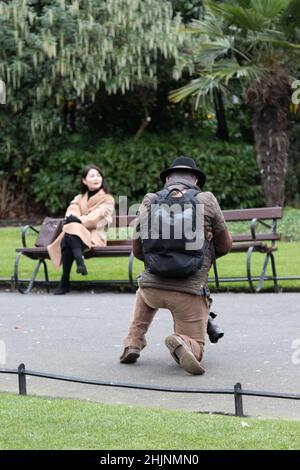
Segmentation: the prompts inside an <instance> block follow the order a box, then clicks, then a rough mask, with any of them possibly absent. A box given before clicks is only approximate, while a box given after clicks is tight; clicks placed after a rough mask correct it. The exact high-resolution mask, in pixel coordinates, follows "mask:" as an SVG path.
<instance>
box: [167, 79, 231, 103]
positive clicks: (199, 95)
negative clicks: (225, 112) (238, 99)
mask: <svg viewBox="0 0 300 470" xmlns="http://www.w3.org/2000/svg"><path fill="white" fill-rule="evenodd" d="M214 90H219V91H221V92H223V93H227V92H228V91H227V90H226V87H225V86H224V84H222V83H221V82H220V81H218V80H217V79H215V78H214V77H213V76H212V75H205V76H201V77H199V78H196V79H195V80H191V82H189V83H187V85H185V86H183V87H181V88H177V89H176V90H173V91H172V92H171V93H170V94H169V100H170V101H172V102H173V103H179V102H180V101H183V100H185V99H186V98H189V97H194V98H196V103H195V107H196V109H197V108H198V106H199V104H200V101H201V100H206V103H209V102H212V100H213V92H214Z"/></svg>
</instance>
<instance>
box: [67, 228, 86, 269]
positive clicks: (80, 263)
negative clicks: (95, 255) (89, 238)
mask: <svg viewBox="0 0 300 470" xmlns="http://www.w3.org/2000/svg"><path fill="white" fill-rule="evenodd" d="M69 237H70V245H71V247H72V253H73V256H74V258H75V261H76V265H77V270H76V272H77V273H78V274H82V275H83V276H86V275H87V274H88V272H87V269H86V265H85V264H84V257H83V250H84V248H85V244H84V243H83V242H82V241H81V239H80V238H79V237H77V236H76V235H71V236H70V235H69Z"/></svg>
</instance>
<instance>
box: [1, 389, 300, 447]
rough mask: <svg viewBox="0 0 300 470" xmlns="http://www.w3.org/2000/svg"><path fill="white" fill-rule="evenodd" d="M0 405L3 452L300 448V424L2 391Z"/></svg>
mask: <svg viewBox="0 0 300 470" xmlns="http://www.w3.org/2000/svg"><path fill="white" fill-rule="evenodd" d="M0 401H1V407H0V422H1V426H0V448H1V449H2V450H11V449H51V450H53V449H99V450H100V449H105V450H110V449H120V450H121V449H128V450H129V449H130V450H131V449H148V450H150V449H152V450H156V449H165V450H166V449H171V450H174V449H179V450H195V449H199V450H202V449H299V448H300V422H293V421H281V420H280V421H279V420H262V419H253V418H251V419H250V418H236V417H230V416H219V415H209V414H208V415H204V414H199V413H191V412H180V411H170V410H162V409H159V410H157V409H148V408H147V409H146V408H142V407H133V406H120V405H103V404H99V403H91V402H83V401H76V400H64V399H50V398H37V397H29V396H28V397H20V396H18V395H12V394H8V393H1V395H0ZM245 423H247V424H246V425H245Z"/></svg>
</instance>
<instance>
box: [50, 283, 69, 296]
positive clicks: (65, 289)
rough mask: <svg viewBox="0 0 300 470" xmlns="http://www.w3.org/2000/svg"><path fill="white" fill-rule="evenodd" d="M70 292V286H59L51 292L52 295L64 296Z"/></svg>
mask: <svg viewBox="0 0 300 470" xmlns="http://www.w3.org/2000/svg"><path fill="white" fill-rule="evenodd" d="M69 291H70V286H66V285H61V284H59V286H58V288H57V289H56V290H55V291H54V292H53V294H54V295H64V294H67V293H68V292H69Z"/></svg>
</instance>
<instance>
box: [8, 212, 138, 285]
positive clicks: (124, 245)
mask: <svg viewBox="0 0 300 470" xmlns="http://www.w3.org/2000/svg"><path fill="white" fill-rule="evenodd" d="M134 219H135V216H116V217H114V218H113V222H112V226H113V227H116V229H119V230H122V228H123V229H125V231H126V232H127V229H128V228H129V227H131V226H132V224H133V221H134ZM59 220H60V219H58V221H59ZM42 229H43V225H42V227H41V230H42ZM29 230H32V231H34V232H35V233H36V234H37V235H38V234H40V231H39V230H37V228H35V227H33V226H32V225H26V226H25V227H23V228H22V245H23V247H22V248H17V249H16V252H17V255H16V258H15V265H14V276H13V277H14V283H15V286H16V288H17V289H18V291H19V292H21V293H22V294H28V293H29V292H30V291H31V289H32V288H33V286H34V283H35V280H36V277H37V275H38V272H39V270H40V267H41V265H42V266H43V268H44V276H45V283H46V287H47V292H49V275H48V269H47V263H46V261H47V260H49V259H50V257H49V254H48V250H47V247H46V246H34V247H27V239H26V236H27V233H28V231H29ZM23 255H24V256H26V257H27V258H30V259H32V260H33V261H36V265H35V268H34V270H33V273H32V276H31V279H30V280H27V281H26V280H23V279H20V277H19V264H20V258H21V257H22V256H23ZM124 256H125V257H128V278H129V282H130V284H131V285H132V286H134V279H133V277H132V269H133V260H134V256H133V253H132V240H131V239H130V238H126V239H125V238H124V239H116V240H108V241H107V245H106V246H99V247H95V248H93V249H92V250H89V251H87V252H86V253H85V254H84V258H85V259H89V258H114V257H124ZM25 282H26V283H28V286H27V288H26V289H25V290H24V289H23V288H22V285H23V284H24V283H25ZM103 282H105V281H103ZM110 282H112V281H110ZM115 282H120V281H115Z"/></svg>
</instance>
